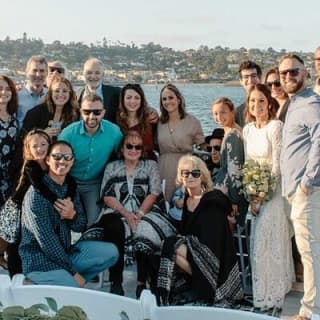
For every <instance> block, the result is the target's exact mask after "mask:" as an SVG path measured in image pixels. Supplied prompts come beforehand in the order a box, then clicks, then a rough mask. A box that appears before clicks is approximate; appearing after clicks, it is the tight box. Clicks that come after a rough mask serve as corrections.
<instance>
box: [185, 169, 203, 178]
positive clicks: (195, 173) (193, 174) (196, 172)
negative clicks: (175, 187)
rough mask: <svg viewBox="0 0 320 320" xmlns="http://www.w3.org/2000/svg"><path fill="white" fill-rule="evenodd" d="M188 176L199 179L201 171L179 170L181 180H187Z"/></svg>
mask: <svg viewBox="0 0 320 320" xmlns="http://www.w3.org/2000/svg"><path fill="white" fill-rule="evenodd" d="M190 174H191V175H192V177H193V178H200V176H201V171H200V170H199V169H194V170H192V171H188V170H181V176H182V177H183V178H188V177H189V175H190Z"/></svg>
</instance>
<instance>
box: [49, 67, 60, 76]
mask: <svg viewBox="0 0 320 320" xmlns="http://www.w3.org/2000/svg"><path fill="white" fill-rule="evenodd" d="M49 71H50V72H55V71H57V72H58V73H60V74H62V73H64V69H63V68H60V67H49Z"/></svg>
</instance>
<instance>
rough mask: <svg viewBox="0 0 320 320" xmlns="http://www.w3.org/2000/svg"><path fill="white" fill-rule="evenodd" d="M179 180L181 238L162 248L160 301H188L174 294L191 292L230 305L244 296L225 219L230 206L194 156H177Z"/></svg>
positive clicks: (196, 297)
mask: <svg viewBox="0 0 320 320" xmlns="http://www.w3.org/2000/svg"><path fill="white" fill-rule="evenodd" d="M177 181H178V182H179V184H180V185H182V186H183V187H184V189H185V190H186V192H185V197H184V205H183V209H182V210H183V213H182V221H181V225H180V228H179V235H178V236H173V237H168V238H167V239H166V240H165V241H164V244H163V248H162V254H161V262H160V268H159V275H158V300H159V303H160V304H161V305H168V304H183V303H185V302H186V301H183V299H182V295H179V294H178V295H177V292H180V293H182V292H184V291H186V290H192V292H193V300H196V301H200V302H203V303H205V304H210V305H213V304H217V303H227V304H232V303H234V302H235V301H236V300H239V299H241V298H242V289H241V281H240V273H239V267H238V262H237V256H236V252H235V248H234V245H233V236H232V233H231V230H230V228H229V224H228V219H227V216H228V215H229V214H230V213H231V211H232V206H231V202H230V200H229V199H228V197H226V196H225V195H224V194H223V193H222V192H221V191H220V190H217V189H212V181H211V176H210V172H209V170H208V169H207V166H206V164H205V163H204V162H203V161H202V160H201V159H200V158H198V157H196V156H192V155H185V156H182V157H181V158H180V160H179V163H178V168H177ZM178 270H180V271H179V272H178Z"/></svg>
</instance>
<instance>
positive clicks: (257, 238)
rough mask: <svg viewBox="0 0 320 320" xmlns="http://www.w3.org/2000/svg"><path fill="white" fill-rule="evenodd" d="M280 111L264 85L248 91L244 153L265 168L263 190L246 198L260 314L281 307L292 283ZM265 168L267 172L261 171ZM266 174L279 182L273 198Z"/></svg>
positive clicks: (261, 167)
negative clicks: (282, 186) (281, 164)
mask: <svg viewBox="0 0 320 320" xmlns="http://www.w3.org/2000/svg"><path fill="white" fill-rule="evenodd" d="M277 107H278V103H277V101H276V100H275V99H274V98H272V96H271V92H270V90H269V88H268V87H267V86H266V85H263V84H256V85H254V86H253V87H252V88H251V89H250V90H249V92H248V95H247V100H246V111H245V112H246V118H247V121H248V124H247V125H246V126H245V127H244V129H243V138H244V145H245V155H246V160H247V161H252V160H253V161H255V162H256V163H257V168H258V167H259V166H260V169H261V170H260V169H258V171H257V170H256V171H257V172H256V175H258V176H259V177H258V179H256V178H257V177H254V179H256V180H257V181H259V182H263V181H264V183H263V185H264V189H259V190H258V188H257V190H254V187H253V188H251V190H250V192H249V193H250V194H251V195H255V197H254V198H255V199H253V198H252V197H251V199H248V200H250V206H251V211H252V213H253V214H254V218H253V224H252V234H251V264H252V283H253V300H254V306H255V307H257V308H260V309H262V310H267V309H269V308H273V307H278V308H281V307H282V305H283V301H284V297H285V295H286V293H287V292H288V291H290V289H291V284H292V280H293V264H292V257H291V241H290V225H289V220H288V218H287V216H286V214H285V202H284V198H282V196H281V189H280V179H279V178H280V177H279V176H280V169H279V157H280V148H281V131H282V122H281V121H280V120H275V116H276V110H277ZM245 167H246V166H245ZM263 167H267V168H268V170H269V172H268V171H264V173H262V172H263V170H262V169H263ZM251 168H252V166H251ZM259 172H260V173H259ZM253 173H254V172H253ZM268 175H269V176H270V175H272V176H274V177H275V178H276V181H277V183H276V185H275V187H274V188H273V189H274V192H273V194H272V196H271V189H272V188H270V187H271V186H270V183H272V179H273V178H272V179H266V176H268ZM244 184H246V182H245V181H244ZM257 185H258V183H257ZM255 191H256V192H255ZM268 199H269V200H268Z"/></svg>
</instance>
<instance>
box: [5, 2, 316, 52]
mask: <svg viewBox="0 0 320 320" xmlns="http://www.w3.org/2000/svg"><path fill="white" fill-rule="evenodd" d="M0 1H1V2H4V3H3V4H2V6H1V13H2V14H1V18H0V39H1V40H4V39H5V37H6V36H9V37H10V38H11V39H18V38H22V34H23V32H26V33H27V36H28V38H41V39H42V40H43V41H44V42H45V43H51V42H53V41H54V40H60V41H61V42H63V43H67V42H71V41H74V42H84V43H86V44H90V43H97V41H102V39H103V38H104V37H105V38H106V39H107V40H109V41H111V42H116V41H120V42H121V43H125V44H131V43H132V42H133V43H135V44H136V45H138V46H140V45H141V44H147V43H149V42H154V43H155V44H160V45H161V46H165V47H169V48H173V49H175V50H186V49H191V48H193V49H197V48H199V47H200V46H201V45H206V46H208V47H210V48H211V47H212V48H214V47H216V46H222V47H228V48H230V49H239V48H241V47H245V48H259V49H267V48H269V47H272V48H273V49H276V50H281V49H286V50H287V51H298V52H299V51H304V52H313V51H314V50H315V48H316V47H318V46H320V33H319V30H320V28H319V27H320V19H319V13H320V0H307V1H305V2H298V1H294V0H266V1H263V0H242V1H241V0H134V1H132V0H122V1H119V0H112V1H110V0H51V1H48V0H29V1H25V0H0Z"/></svg>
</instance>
